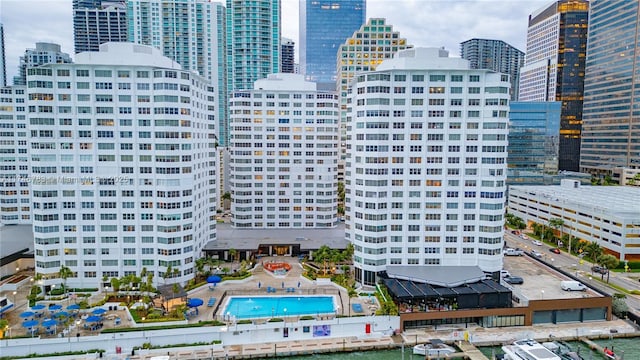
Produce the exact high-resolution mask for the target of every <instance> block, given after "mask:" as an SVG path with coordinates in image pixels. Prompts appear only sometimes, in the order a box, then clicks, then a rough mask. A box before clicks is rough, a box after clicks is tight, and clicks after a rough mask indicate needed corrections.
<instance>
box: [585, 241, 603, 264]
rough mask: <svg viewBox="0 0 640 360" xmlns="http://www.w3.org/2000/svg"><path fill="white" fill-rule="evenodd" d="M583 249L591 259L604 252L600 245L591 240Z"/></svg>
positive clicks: (595, 258)
mask: <svg viewBox="0 0 640 360" xmlns="http://www.w3.org/2000/svg"><path fill="white" fill-rule="evenodd" d="M585 251H586V252H587V253H588V254H589V258H591V259H592V260H593V261H596V260H597V259H598V258H599V257H600V255H602V253H603V252H604V250H603V249H602V247H601V246H600V245H599V244H598V243H597V242H595V241H592V242H590V243H589V244H588V245H587V246H585Z"/></svg>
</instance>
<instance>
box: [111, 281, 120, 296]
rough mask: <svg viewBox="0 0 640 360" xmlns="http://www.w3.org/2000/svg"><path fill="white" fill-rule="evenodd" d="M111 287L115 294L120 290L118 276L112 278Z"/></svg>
mask: <svg viewBox="0 0 640 360" xmlns="http://www.w3.org/2000/svg"><path fill="white" fill-rule="evenodd" d="M111 287H112V288H113V294H114V295H115V294H116V293H117V292H118V291H120V279H118V278H116V277H113V278H111Z"/></svg>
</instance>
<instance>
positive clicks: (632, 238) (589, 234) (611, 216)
mask: <svg viewBox="0 0 640 360" xmlns="http://www.w3.org/2000/svg"><path fill="white" fill-rule="evenodd" d="M638 204H640V188H638V187H633V186H583V185H580V183H579V182H578V181H576V180H563V181H562V183H561V185H554V186H510V187H509V212H510V213H512V214H513V215H515V216H518V217H520V218H522V219H523V220H524V221H525V222H527V223H528V224H529V225H531V223H538V224H541V225H547V224H549V220H552V219H562V220H563V221H564V225H563V227H562V231H563V233H564V234H569V236H570V237H571V239H572V240H571V242H572V244H575V243H576V242H577V241H587V242H595V243H597V244H598V245H600V246H601V247H602V248H603V249H604V251H605V252H606V253H609V254H612V255H615V256H616V257H617V258H618V259H620V260H628V261H638V260H640V250H639V249H640V247H639V245H640V208H638Z"/></svg>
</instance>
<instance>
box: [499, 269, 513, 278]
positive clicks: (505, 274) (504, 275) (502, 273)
mask: <svg viewBox="0 0 640 360" xmlns="http://www.w3.org/2000/svg"><path fill="white" fill-rule="evenodd" d="M500 276H501V277H502V278H508V277H509V276H511V274H509V270H500Z"/></svg>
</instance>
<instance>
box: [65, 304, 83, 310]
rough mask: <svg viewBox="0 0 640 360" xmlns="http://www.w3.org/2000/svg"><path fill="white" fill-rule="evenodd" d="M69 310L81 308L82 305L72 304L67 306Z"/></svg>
mask: <svg viewBox="0 0 640 360" xmlns="http://www.w3.org/2000/svg"><path fill="white" fill-rule="evenodd" d="M67 310H80V305H78V304H71V305H69V306H67Z"/></svg>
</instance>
